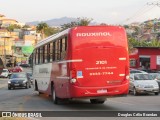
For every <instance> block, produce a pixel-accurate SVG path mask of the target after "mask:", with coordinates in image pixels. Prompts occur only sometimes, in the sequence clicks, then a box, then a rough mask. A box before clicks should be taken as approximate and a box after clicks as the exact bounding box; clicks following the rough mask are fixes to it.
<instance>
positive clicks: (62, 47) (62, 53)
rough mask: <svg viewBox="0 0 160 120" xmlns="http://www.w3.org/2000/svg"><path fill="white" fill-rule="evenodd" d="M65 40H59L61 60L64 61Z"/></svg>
mask: <svg viewBox="0 0 160 120" xmlns="http://www.w3.org/2000/svg"><path fill="white" fill-rule="evenodd" d="M66 42H67V41H66V38H63V39H62V40H61V60H64V58H65V56H66Z"/></svg>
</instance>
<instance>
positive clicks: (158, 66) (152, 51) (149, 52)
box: [129, 47, 160, 71]
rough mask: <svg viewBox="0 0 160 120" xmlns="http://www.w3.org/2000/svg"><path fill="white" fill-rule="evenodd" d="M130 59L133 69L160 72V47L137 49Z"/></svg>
mask: <svg viewBox="0 0 160 120" xmlns="http://www.w3.org/2000/svg"><path fill="white" fill-rule="evenodd" d="M129 57H130V67H131V68H137V69H143V70H149V71H150V70H154V71H160V47H136V48H134V50H133V51H132V53H131V54H130V56H129Z"/></svg>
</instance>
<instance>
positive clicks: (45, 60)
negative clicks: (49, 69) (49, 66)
mask: <svg viewBox="0 0 160 120" xmlns="http://www.w3.org/2000/svg"><path fill="white" fill-rule="evenodd" d="M47 55H48V49H47V45H45V46H44V63H47V62H48V60H47V59H48V58H47V57H48V56H47Z"/></svg>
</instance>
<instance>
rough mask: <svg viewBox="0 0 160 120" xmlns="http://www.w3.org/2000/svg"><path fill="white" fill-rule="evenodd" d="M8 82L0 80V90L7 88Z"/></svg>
mask: <svg viewBox="0 0 160 120" xmlns="http://www.w3.org/2000/svg"><path fill="white" fill-rule="evenodd" d="M7 81H8V80H4V79H1V78H0V88H3V87H6V86H7Z"/></svg>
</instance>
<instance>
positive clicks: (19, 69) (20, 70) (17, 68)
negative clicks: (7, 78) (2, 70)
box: [9, 66, 23, 72]
mask: <svg viewBox="0 0 160 120" xmlns="http://www.w3.org/2000/svg"><path fill="white" fill-rule="evenodd" d="M9 70H10V72H23V68H22V67H20V66H16V67H14V68H11V69H9Z"/></svg>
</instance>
